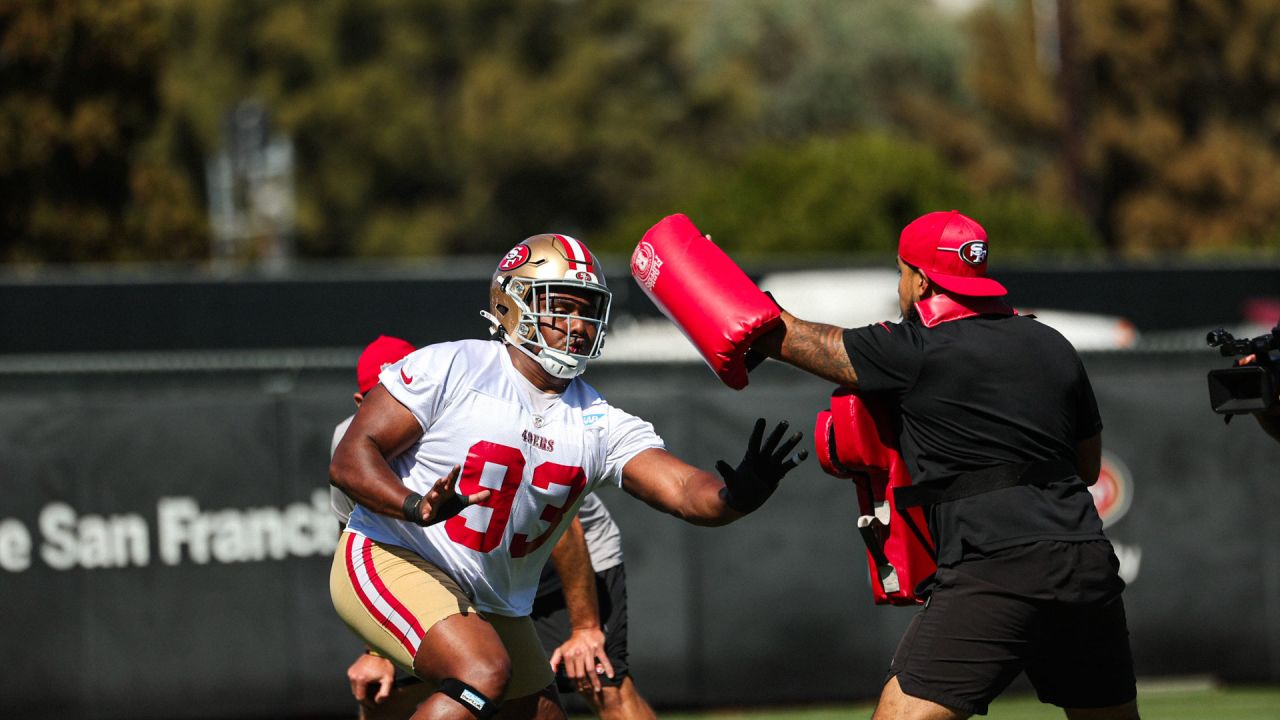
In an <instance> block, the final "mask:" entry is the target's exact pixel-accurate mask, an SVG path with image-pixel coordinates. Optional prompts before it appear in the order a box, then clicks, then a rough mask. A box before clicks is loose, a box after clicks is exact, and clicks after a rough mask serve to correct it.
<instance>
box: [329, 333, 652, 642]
mask: <svg viewBox="0 0 1280 720" xmlns="http://www.w3.org/2000/svg"><path fill="white" fill-rule="evenodd" d="M379 380H380V381H381V383H382V385H383V387H385V388H386V389H387V391H388V392H390V393H391V395H392V396H393V397H394V398H395V399H396V400H398V401H399V402H400V403H401V404H402V405H404V406H405V408H407V409H408V410H409V411H410V412H411V413H413V415H414V417H415V418H417V420H418V423H419V424H420V425H421V426H422V430H423V433H422V437H421V438H420V439H419V440H418V443H417V445H415V446H413V447H412V448H410V449H409V450H408V451H406V452H405V453H403V454H402V455H399V456H398V457H396V458H393V459H392V460H391V467H392V470H394V471H395V472H396V473H397V474H399V476H400V479H401V481H402V482H404V484H405V485H406V486H407V487H408V488H409V489H411V490H413V491H414V492H418V493H423V494H425V493H426V492H427V491H428V490H429V489H430V488H431V486H432V485H433V484H434V483H435V482H436V480H438V479H439V478H441V477H444V476H445V475H447V474H448V473H449V471H450V470H451V469H452V468H453V466H454V465H461V466H462V472H461V474H460V475H459V477H458V493H459V494H461V495H470V494H473V493H477V492H480V491H481V490H485V489H488V490H492V491H493V493H492V495H490V497H489V499H488V500H487V501H485V502H484V503H481V504H478V505H473V506H470V507H468V508H466V509H464V510H463V511H462V512H461V513H460V514H459V515H457V516H456V517H453V518H450V519H449V520H446V521H444V522H441V523H436V524H435V525H432V526H431V527H426V528H424V527H419V526H418V525H415V524H413V523H409V522H405V521H403V520H398V519H395V518H391V517H387V516H385V515H379V514H377V513H373V512H370V511H369V510H368V509H367V508H365V507H363V506H361V505H357V506H356V508H355V510H354V512H352V514H351V520H350V523H349V525H348V526H347V527H348V529H350V530H353V531H355V532H358V533H360V534H362V535H364V536H366V537H368V538H370V539H372V540H376V541H378V542H384V543H389V544H392V545H398V546H400V547H405V548H408V549H410V550H413V551H414V552H416V553H418V554H419V555H421V556H422V557H423V558H425V559H427V560H428V561H429V562H431V563H432V564H434V565H436V566H438V567H439V568H441V569H442V570H444V571H445V572H446V573H448V574H449V576H450V577H452V578H453V579H454V580H455V581H457V583H458V584H459V585H460V586H461V587H462V589H463V590H464V591H466V592H467V594H468V595H469V596H470V597H471V599H472V602H474V603H475V605H476V607H477V608H478V609H480V610H481V611H484V612H491V613H496V614H498V615H508V616H516V617H518V616H523V615H528V614H529V612H530V610H531V609H532V605H533V598H534V595H535V593H536V591H537V586H538V576H539V574H540V572H541V570H542V566H543V565H544V564H545V563H546V561H547V558H548V557H549V556H550V554H551V549H552V548H553V547H554V546H555V544H556V541H557V540H558V539H559V537H560V535H561V533H563V531H564V529H565V527H566V526H567V522H566V521H565V518H566V517H569V518H571V517H573V514H574V513H575V512H577V510H578V506H579V505H580V504H581V503H582V501H583V498H584V497H585V496H586V494H588V493H590V492H591V491H593V490H595V489H596V488H597V487H599V486H600V485H601V484H603V483H612V484H614V485H621V484H622V468H623V467H624V466H625V465H626V464H627V462H628V461H629V460H631V458H633V457H635V456H636V454H637V453H639V452H641V451H643V450H647V449H649V448H660V447H662V439H661V438H659V437H658V435H657V434H656V433H655V432H654V430H653V426H652V425H650V424H649V423H647V422H645V421H643V420H641V419H639V418H637V417H635V416H633V415H629V414H628V413H626V412H623V411H622V410H619V409H617V408H615V407H612V406H610V405H609V404H608V402H606V401H605V399H604V398H603V397H601V395H600V393H598V392H596V390H595V388H593V387H591V386H590V385H588V384H586V383H585V382H583V381H582V379H581V378H575V379H574V380H573V381H572V382H570V384H569V386H568V387H567V388H566V389H565V391H564V393H562V394H561V395H546V394H545V393H541V392H539V391H538V390H537V389H536V388H534V387H533V385H532V384H531V383H530V382H529V381H528V380H527V379H525V377H524V376H523V375H521V374H520V373H519V371H517V370H516V369H515V367H514V366H513V365H512V364H511V358H510V357H509V355H508V354H507V349H506V346H505V345H502V344H500V343H497V342H493V341H483V340H463V341H459V342H450V343H441V344H438V345H430V346H428V347H425V348H422V349H421V350H418V351H416V352H414V353H411V354H410V355H409V356H408V357H406V358H405V359H404V360H402V361H401V362H399V363H396V364H394V365H391V366H388V367H387V368H386V369H384V370H383V371H382V375H381V377H380V378H379Z"/></svg>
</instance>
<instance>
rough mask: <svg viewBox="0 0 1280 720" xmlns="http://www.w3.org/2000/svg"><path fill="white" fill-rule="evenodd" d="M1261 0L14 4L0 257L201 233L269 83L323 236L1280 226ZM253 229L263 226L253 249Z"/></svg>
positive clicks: (173, 247)
mask: <svg viewBox="0 0 1280 720" xmlns="http://www.w3.org/2000/svg"><path fill="white" fill-rule="evenodd" d="M1276 47H1280V4H1277V3H1274V2H1268V1H1267V0H1232V1H1230V2H1228V1H1225V0H1091V1H1090V2H1087V3H1067V2H1063V3H1059V2H1055V1H1054V0H991V1H990V2H977V3H975V4H973V6H972V7H971V8H970V9H968V10H967V11H966V12H963V13H958V12H954V11H948V10H944V9H943V8H942V7H940V6H939V5H937V4H935V3H934V2H929V1H927V0H651V1H649V2H641V1H640V0H520V2H509V1H507V0H237V1H235V2H202V1H201V0H164V1H161V0H150V1H148V0H41V1H36V0H31V1H23V0H4V1H3V2H0V260H3V261H7V262H74V261H119V260H187V261H190V260H197V261H198V260H205V259H207V258H209V257H210V254H211V230H210V222H209V214H208V210H207V204H208V201H207V197H208V193H209V188H208V183H209V181H208V179H207V178H208V175H207V170H206V167H207V163H208V161H209V159H210V158H211V157H213V156H214V155H215V154H216V153H217V152H219V151H220V149H221V148H222V145H223V142H224V141H223V126H224V124H225V118H226V117H227V114H228V112H229V111H230V110H232V109H233V108H235V107H236V106H237V104H238V103H240V102H242V101H244V100H247V99H249V100H254V101H257V102H260V103H262V104H263V105H264V106H265V107H266V108H267V110H268V112H269V114H270V119H271V123H272V126H273V129H274V130H275V131H277V132H281V133H284V134H286V135H288V136H289V137H290V138H291V139H292V142H293V145H294V148H295V173H296V180H295V186H296V193H297V194H296V207H297V210H296V230H295V233H296V237H295V238H294V239H293V242H292V247H293V248H294V250H293V252H295V253H296V255H297V256H298V257H301V258H342V257H403V256H412V257H421V256H436V255H442V254H470V253H493V252H500V251H502V250H505V249H506V248H507V247H509V246H510V245H511V244H512V243H513V242H515V241H517V240H519V239H520V238H522V237H525V236H526V235H529V234H532V233H535V232H540V231H544V230H557V231H561V232H568V233H573V234H578V235H580V236H581V237H583V238H584V239H588V240H589V241H591V242H592V243H593V244H595V245H597V246H598V249H607V250H613V251H618V252H625V251H627V250H629V248H630V247H631V246H633V245H634V243H635V242H636V240H637V239H638V238H639V237H640V234H641V233H643V231H644V230H645V229H646V228H647V227H648V226H649V225H651V224H652V223H653V222H655V221H656V220H657V219H659V218H660V217H662V216H663V215H666V214H670V213H672V212H686V213H688V214H689V215H690V216H691V217H693V218H694V220H695V222H697V223H698V224H699V226H700V227H703V228H704V229H707V230H709V231H711V232H713V234H714V236H715V238H716V240H717V242H719V243H721V244H723V245H725V246H726V247H728V248H731V249H734V250H738V251H742V252H747V253H754V252H759V253H768V254H770V255H775V256H776V255H794V256H816V255H823V254H831V253H851V252H860V251H876V250H884V249H887V248H891V247H892V246H893V244H894V243H895V241H896V233H897V230H898V229H899V228H900V227H901V226H902V225H903V224H904V223H905V222H907V221H908V220H910V219H911V218H912V217H914V216H916V215H918V214H920V213H922V212H925V211H928V210H932V209H938V208H944V207H957V208H962V209H965V210H967V211H968V212H970V214H972V215H974V216H975V217H978V218H979V219H981V220H982V221H983V223H984V224H985V225H986V226H987V227H988V230H989V231H990V232H991V233H992V234H993V236H995V237H998V238H999V252H1000V253H1001V254H1010V255H1012V254H1018V253H1022V254H1028V255H1029V254H1031V253H1035V255H1036V257H1044V256H1045V255H1046V254H1047V253H1052V254H1059V253H1077V254H1078V253H1091V254H1097V255H1104V254H1110V255H1114V256H1125V257H1133V256H1145V255H1159V256H1168V255H1170V254H1179V255H1183V254H1193V255H1222V254H1226V253H1239V252H1254V253H1256V252H1259V251H1266V252H1272V253H1274V252H1275V251H1277V250H1278V249H1280V230H1277V228H1278V227H1280V225H1278V222H1277V221H1278V220H1280V92H1277V91H1280V54H1277V53H1276V52H1275V50H1274V49H1275V48H1276ZM250 252H251V251H250Z"/></svg>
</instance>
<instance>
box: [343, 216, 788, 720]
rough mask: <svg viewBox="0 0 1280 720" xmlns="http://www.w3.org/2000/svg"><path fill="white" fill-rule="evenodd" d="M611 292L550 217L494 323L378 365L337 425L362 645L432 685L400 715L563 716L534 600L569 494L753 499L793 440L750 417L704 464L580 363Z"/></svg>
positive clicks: (512, 256)
mask: <svg viewBox="0 0 1280 720" xmlns="http://www.w3.org/2000/svg"><path fill="white" fill-rule="evenodd" d="M611 297H612V296H611V294H610V292H609V289H608V286H607V285H606V283H605V278H604V273H603V271H602V270H601V268H600V267H599V264H598V262H597V261H596V259H595V258H594V256H592V254H591V253H590V251H589V250H588V249H587V247H586V246H585V245H584V244H583V243H581V242H580V241H578V240H575V239H573V238H571V237H568V236H565V235H551V234H547V235H535V236H533V237H530V238H528V239H526V240H524V241H522V242H521V243H520V244H518V245H516V246H515V247H514V248H512V249H511V251H510V252H508V253H507V255H506V256H505V257H503V259H502V260H501V262H499V264H498V268H497V270H496V271H495V273H494V275H493V284H492V286H491V290H490V302H489V311H488V312H487V313H483V314H484V315H485V316H486V317H487V318H488V319H489V321H490V323H491V324H492V326H493V328H492V329H493V336H494V340H497V341H498V342H490V341H478V340H467V341H459V342H449V343H440V344H436V345H431V346H428V347H425V348H422V349H421V350H418V351H416V352H414V353H412V354H410V355H409V356H408V357H406V358H405V359H404V360H402V361H401V362H399V363H397V364H395V365H392V366H390V367H388V368H386V369H385V370H383V372H382V374H381V376H380V378H379V379H380V384H379V385H378V386H377V387H375V388H374V389H373V390H371V391H370V392H369V394H368V395H367V396H366V397H365V399H364V402H363V404H362V405H361V406H360V410H359V411H358V412H357V413H356V417H355V419H354V420H353V421H352V423H351V426H350V427H349V428H348V430H347V433H346V434H345V435H344V436H343V439H342V440H341V441H340V442H339V444H338V447H337V449H336V451H335V453H334V456H333V460H332V462H331V464H330V467H329V474H330V480H331V482H332V483H333V484H334V485H335V486H337V487H338V488H339V489H341V490H342V491H344V492H345V493H346V494H347V495H349V496H351V497H352V498H353V499H354V500H355V501H356V502H357V503H358V505H357V506H356V508H355V511H354V512H353V513H352V515H351V519H350V523H349V524H348V526H347V530H346V531H345V532H344V533H343V535H342V538H341V540H340V542H339V547H338V551H337V552H336V553H335V556H334V564H333V571H332V573H331V576H330V590H331V594H332V596H333V600H334V606H335V607H336V608H337V610H338V614H339V615H340V616H341V617H342V619H343V620H344V621H345V622H346V623H347V624H348V625H349V626H350V627H351V628H352V629H353V630H354V631H355V632H356V634H358V635H360V636H361V637H362V638H363V639H364V641H365V642H366V643H368V644H369V645H370V646H371V647H373V648H376V649H377V650H378V651H379V652H380V653H381V654H382V655H383V656H385V657H388V658H390V659H391V660H392V661H394V662H395V663H396V664H397V665H399V666H401V667H403V668H405V669H406V670H410V671H412V672H413V673H414V674H416V675H417V676H418V677H420V678H422V679H424V680H426V681H428V682H431V683H434V684H435V686H436V687H437V690H436V692H435V693H433V694H432V695H430V696H429V697H428V698H427V700H426V701H425V702H423V703H422V705H420V706H419V708H418V711H417V712H416V714H415V715H414V717H415V718H420V719H423V718H458V719H459V720H467V719H468V718H470V717H472V716H475V717H478V718H481V719H482V720H484V719H486V718H489V717H492V716H494V715H495V713H498V712H499V711H500V712H501V714H502V716H503V717H522V718H531V717H537V718H562V717H564V713H563V712H562V711H561V709H560V705H559V703H558V702H557V699H556V698H557V696H556V690H555V686H554V683H553V678H552V674H551V671H550V665H549V663H548V662H547V660H546V656H545V655H544V654H543V651H542V648H541V646H540V644H539V641H538V637H537V635H536V633H535V631H534V628H533V623H532V621H531V620H530V619H529V617H528V616H529V613H530V610H531V607H532V604H533V599H534V595H535V593H536V590H537V586H538V578H539V575H540V573H541V570H542V566H543V565H544V564H545V563H546V560H547V558H548V556H549V555H550V553H551V549H552V548H553V547H554V546H555V544H556V540H557V539H558V538H559V536H560V534H561V533H562V532H563V531H564V529H565V527H566V526H567V525H568V518H572V517H573V515H574V513H575V512H576V511H577V508H578V505H579V504H580V503H581V502H582V498H583V495H584V494H585V493H589V492H591V491H593V490H595V489H596V488H597V487H600V486H602V485H603V484H604V483H613V484H615V485H619V486H621V487H622V488H623V489H624V490H626V491H627V492H628V493H630V494H632V495H634V496H635V497H638V498H640V499H642V500H644V501H645V502H647V503H648V504H650V505H651V506H653V507H655V508H657V509H659V510H663V511H665V512H668V513H671V514H673V515H675V516H677V517H680V518H682V519H684V520H686V521H688V522H691V523H695V524H699V525H723V524H726V523H729V522H733V521H734V520H737V519H738V518H740V517H742V516H743V515H745V514H747V513H750V512H752V511H754V510H755V509H756V508H758V507H760V505H762V504H763V503H764V502H765V500H767V499H768V497H769V496H770V495H771V494H772V493H773V491H774V489H775V488H776V487H777V485H778V482H779V481H780V480H781V479H782V477H783V476H784V475H785V474H786V473H787V472H789V471H790V470H791V469H792V468H794V467H795V466H796V465H797V464H799V462H801V461H802V460H803V459H804V458H805V456H806V453H805V452H804V451H800V452H799V453H794V454H793V451H794V450H795V447H796V445H797V444H798V443H799V442H800V433H794V434H792V435H791V436H790V437H788V438H787V439H786V440H785V441H784V440H783V436H784V435H785V434H786V429H787V426H786V423H785V422H783V423H780V424H779V425H778V426H777V427H776V428H775V429H774V430H773V431H772V432H771V433H770V434H769V437H768V438H767V439H765V438H764V430H765V421H764V420H763V419H762V420H758V421H757V422H756V425H755V428H754V430H753V432H752V433H751V436H750V439H749V441H748V443H747V450H746V452H745V454H744V456H743V458H742V461H741V462H740V463H739V464H738V465H737V466H736V467H733V466H730V465H729V464H728V463H725V462H724V461H720V462H718V463H717V464H716V470H717V471H718V473H719V474H718V475H717V474H716V473H713V472H708V471H705V470H701V469H699V468H696V467H694V466H692V465H690V464H688V463H686V462H684V461H683V460H681V459H679V458H677V457H675V456H674V455H672V454H670V453H668V452H667V451H666V450H665V449H664V447H663V443H662V439H661V438H659V437H658V435H657V434H656V433H655V432H654V430H653V426H652V425H650V424H649V423H647V422H644V421H643V420H641V419H640V418H637V417H635V416H633V415H630V414H628V413H626V412H624V411H622V410H620V409H618V408H615V407H613V406H611V405H609V403H608V402H607V401H606V400H605V399H604V398H603V397H602V396H601V395H600V394H599V393H598V392H597V391H596V390H595V389H594V388H592V387H591V386H590V385H588V384H586V383H585V382H584V381H582V380H581V379H579V378H578V376H579V375H580V374H581V373H582V371H583V370H585V369H586V366H587V363H588V362H589V361H590V360H591V359H593V358H596V357H598V356H599V355H600V349H601V347H602V345H603V342H604V335H605V330H606V328H607V324H608V318H609V305H610V300H611Z"/></svg>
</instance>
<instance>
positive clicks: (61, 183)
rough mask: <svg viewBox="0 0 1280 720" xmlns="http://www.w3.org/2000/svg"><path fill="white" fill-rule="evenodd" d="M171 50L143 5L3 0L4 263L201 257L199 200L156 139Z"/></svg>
mask: <svg viewBox="0 0 1280 720" xmlns="http://www.w3.org/2000/svg"><path fill="white" fill-rule="evenodd" d="M164 55H165V32H164V26H163V23H162V22H161V21H160V17H159V15H158V13H157V12H156V11H155V8H154V7H153V6H151V5H150V4H149V3H146V2H142V1H141V0H112V1H111V2H92V1H89V0H85V1H75V0H60V1H57V2H41V3H34V2H30V3H14V2H10V3H4V4H3V5H0V260H9V261H12V260H45V261H62V262H65V261H71V260H77V261H84V260H121V259H137V258H147V257H163V258H184V257H192V256H193V255H195V254H197V253H199V251H200V248H201V245H202V243H203V242H204V217H203V214H202V210H201V208H200V199H199V198H198V197H197V196H196V194H195V190H194V188H193V186H192V184H191V183H190V181H189V178H188V177H187V176H186V175H184V174H182V173H180V172H175V171H174V169H173V168H172V167H171V166H170V165H169V163H168V162H167V160H166V159H165V158H164V153H163V152H161V151H159V150H157V149H156V148H155V147H153V146H152V145H151V139H152V135H153V130H154V127H155V124H156V122H157V119H158V117H159V116H160V115H161V112H162V108H161V101H160V97H159V95H160V93H159V85H158V82H159V80H158V74H159V72H160V69H161V67H162V66H163V60H164Z"/></svg>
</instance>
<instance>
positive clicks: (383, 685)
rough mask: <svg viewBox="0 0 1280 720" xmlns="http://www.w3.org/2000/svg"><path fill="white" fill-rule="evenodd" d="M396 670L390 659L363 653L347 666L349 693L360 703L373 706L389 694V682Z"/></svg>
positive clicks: (393, 678) (393, 677)
mask: <svg viewBox="0 0 1280 720" xmlns="http://www.w3.org/2000/svg"><path fill="white" fill-rule="evenodd" d="M395 675H396V670H395V666H394V665H392V664H391V661H390V660H388V659H386V658H384V657H381V656H379V655H372V654H370V653H365V654H363V655H361V656H360V657H358V658H356V661H355V662H353V663H351V667H349V668H347V680H349V681H350V682H351V694H352V696H354V697H355V699H356V702H358V703H360V704H361V705H363V706H365V707H366V708H368V707H373V706H374V705H377V704H378V703H381V702H383V701H384V700H386V699H387V698H388V697H390V696H391V683H392V681H393V680H395Z"/></svg>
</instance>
